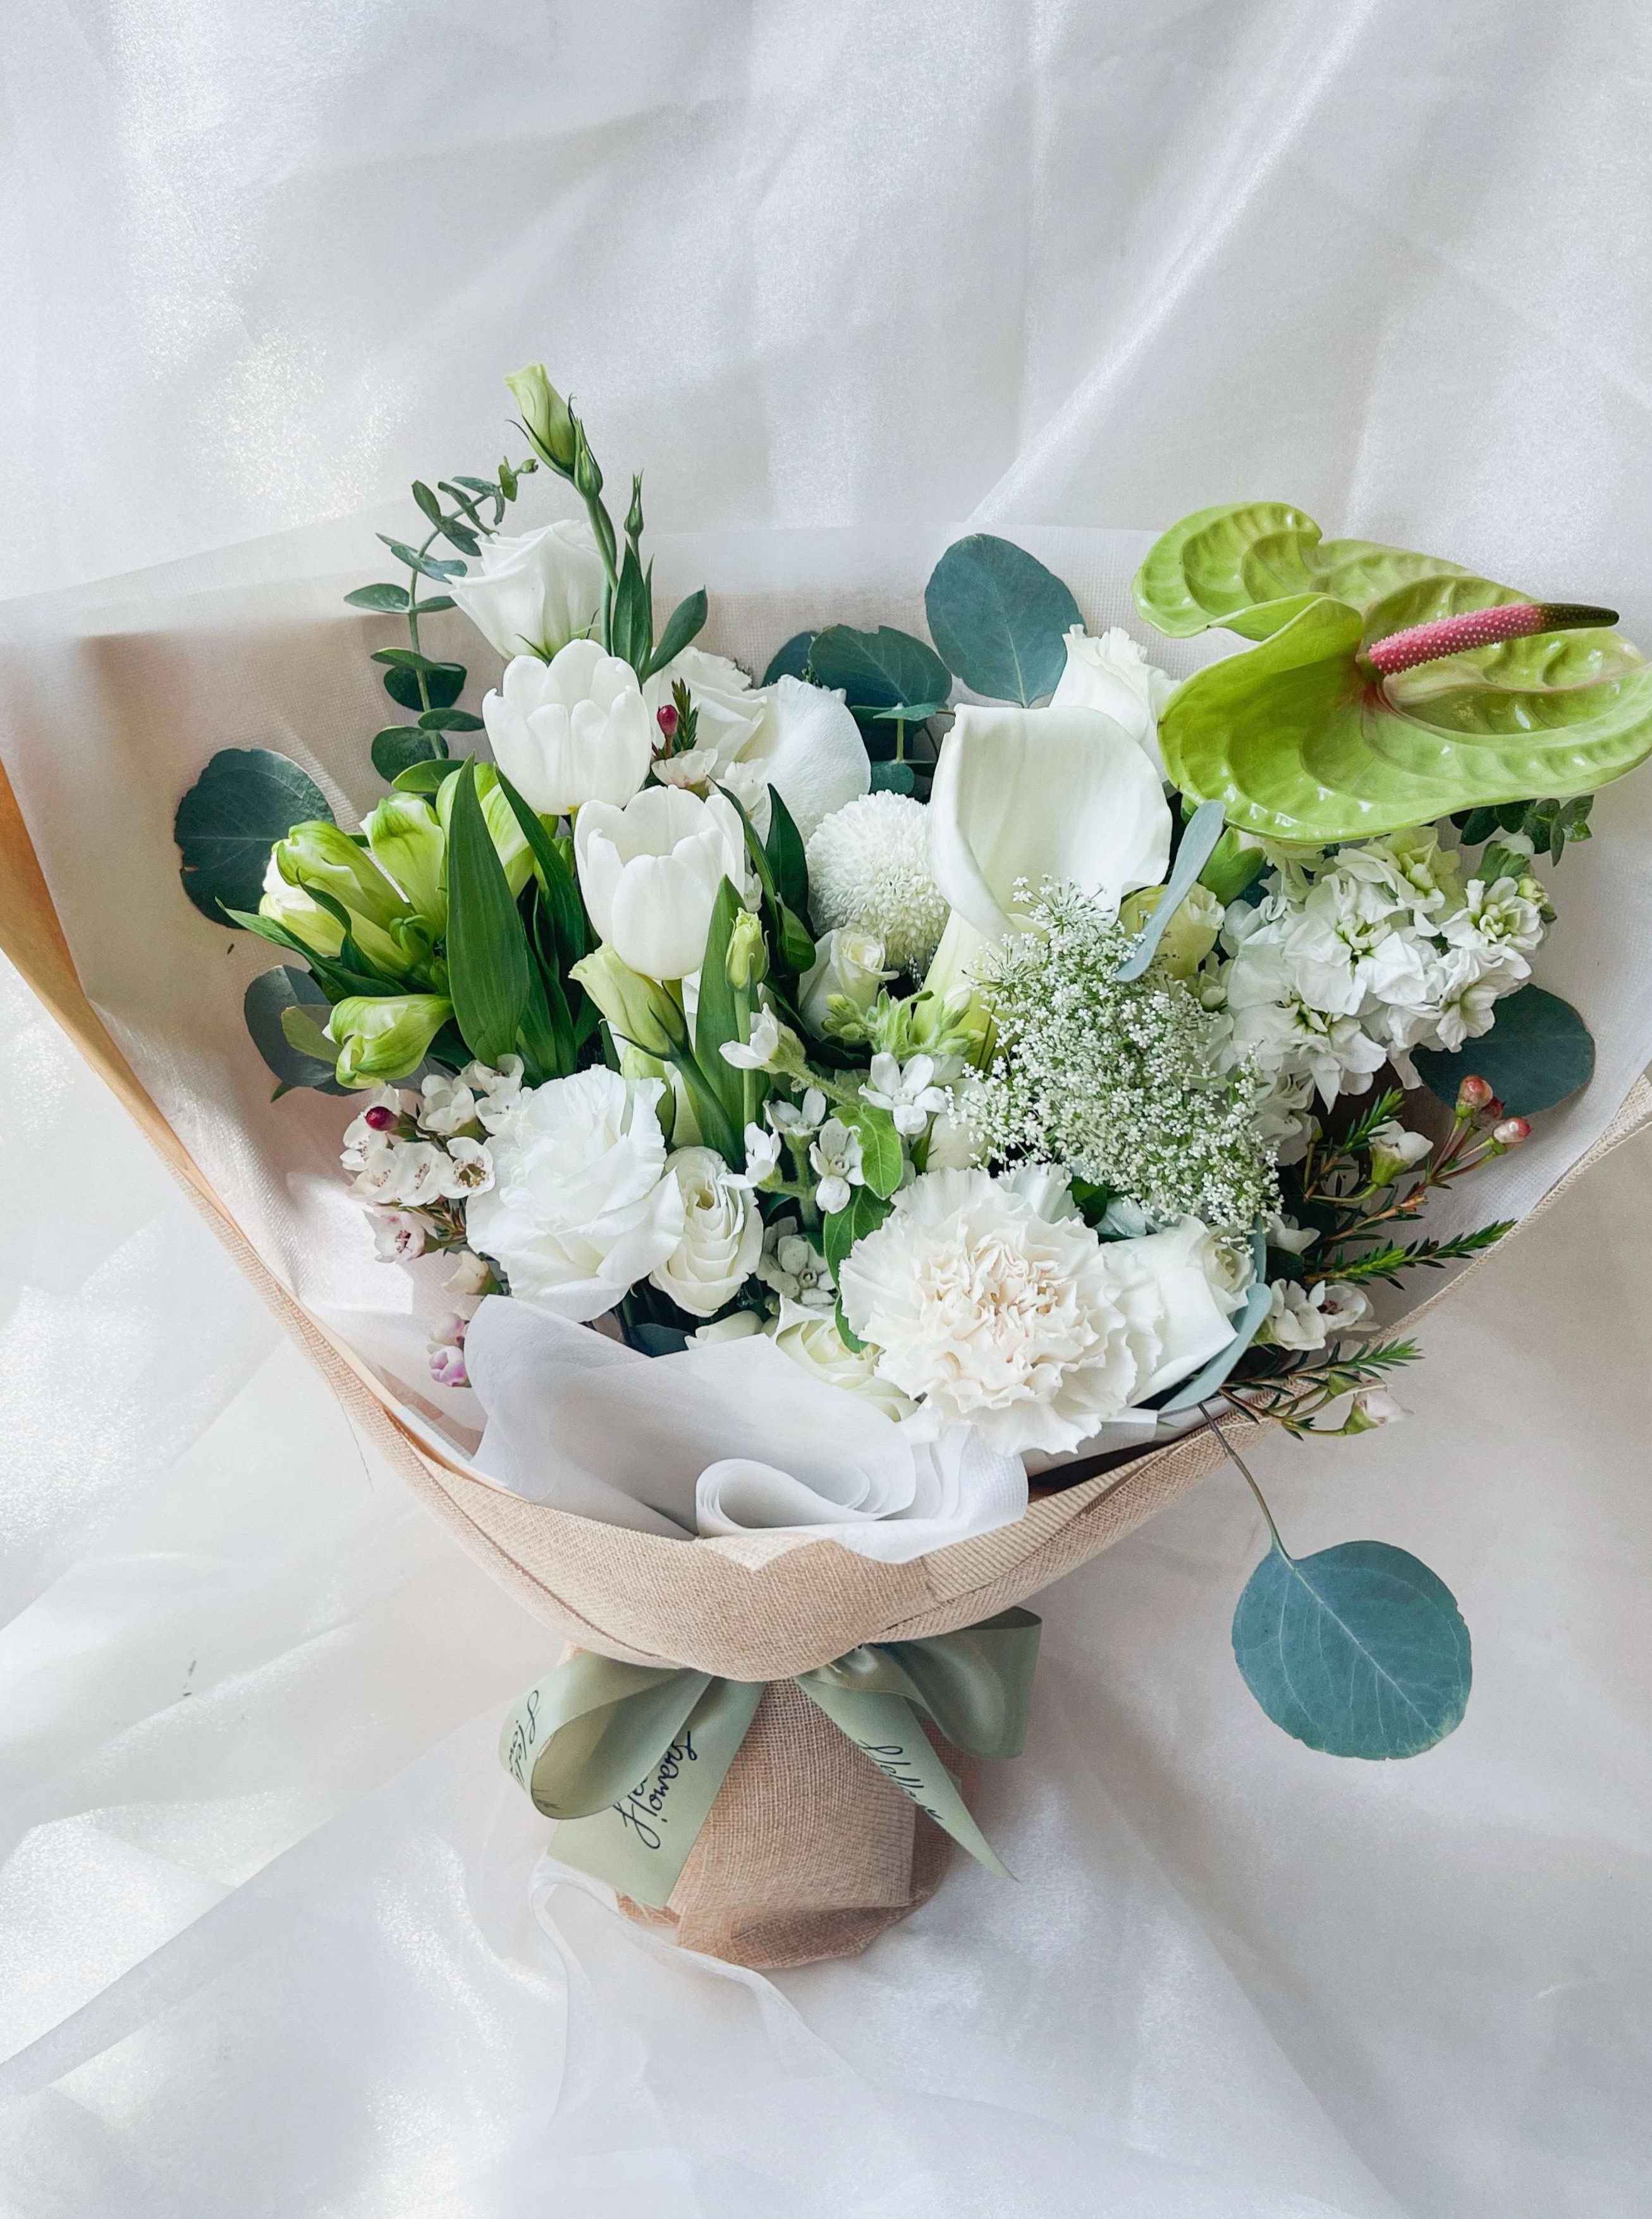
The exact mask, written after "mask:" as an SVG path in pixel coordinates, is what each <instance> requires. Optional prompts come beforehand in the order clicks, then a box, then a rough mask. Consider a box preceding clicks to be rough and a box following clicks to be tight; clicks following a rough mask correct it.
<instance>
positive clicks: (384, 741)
mask: <svg viewBox="0 0 1652 2219" xmlns="http://www.w3.org/2000/svg"><path fill="white" fill-rule="evenodd" d="M442 753H443V749H442V743H441V741H440V740H439V739H438V737H437V736H436V734H435V733H434V732H427V731H421V730H419V726H418V725H417V724H387V725H386V726H385V728H384V730H382V732H375V733H374V735H373V768H374V769H375V770H376V772H377V773H378V774H379V776H380V777H381V778H382V779H384V780H387V781H388V782H392V783H393V782H394V780H396V779H398V778H399V777H400V776H401V774H402V772H403V771H404V770H407V769H409V768H411V767H412V765H413V764H414V763H417V762H428V761H439V759H440V757H441V755H442ZM404 791H405V788H404Z"/></svg>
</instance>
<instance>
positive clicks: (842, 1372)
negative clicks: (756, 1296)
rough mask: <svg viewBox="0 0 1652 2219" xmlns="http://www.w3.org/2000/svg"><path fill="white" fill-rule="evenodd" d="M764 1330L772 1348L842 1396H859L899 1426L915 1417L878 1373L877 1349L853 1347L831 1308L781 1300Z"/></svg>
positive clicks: (909, 1405) (909, 1404) (902, 1397)
mask: <svg viewBox="0 0 1652 2219" xmlns="http://www.w3.org/2000/svg"><path fill="white" fill-rule="evenodd" d="M768 1332H769V1335H770V1338H771V1339H773V1343H774V1346H776V1348H778V1349H779V1350H780V1351H781V1352H782V1353H783V1354H785V1355H786V1356H789V1357H790V1358H792V1362H793V1363H794V1364H801V1365H802V1366H803V1368H804V1371H812V1372H813V1374H814V1375H815V1377H816V1378H817V1379H823V1380H825V1381H826V1382H827V1383H828V1384H829V1386H833V1387H841V1388H842V1389H843V1390H844V1392H845V1393H846V1394H849V1395H861V1396H863V1397H864V1399H865V1400H866V1402H872V1403H874V1404H875V1405H876V1406H877V1408H879V1409H880V1410H881V1411H882V1412H883V1414H884V1415H885V1417H886V1418H892V1419H894V1420H895V1421H896V1423H897V1425H898V1424H899V1423H900V1421H901V1420H903V1419H904V1418H910V1417H911V1416H913V1415H914V1414H915V1407H916V1406H915V1405H914V1404H913V1403H912V1402H911V1401H910V1399H909V1398H908V1397H907V1396H906V1395H903V1394H902V1392H901V1390H900V1389H899V1388H898V1387H897V1386H896V1385H895V1384H894V1383H893V1381H892V1380H889V1379H885V1377H883V1375H882V1373H881V1372H880V1371H879V1369H878V1357H879V1352H878V1350H877V1349H875V1348H873V1347H870V1346H867V1347H866V1348H862V1349H854V1348H851V1347H850V1346H849V1345H848V1342H847V1341H846V1340H845V1339H844V1338H843V1336H842V1333H840V1332H839V1331H838V1329H837V1320H836V1319H835V1317H834V1316H833V1315H832V1314H831V1312H830V1311H829V1310H823V1309H811V1308H808V1307H806V1306H805V1305H804V1303H802V1302H792V1301H790V1300H788V1299H787V1298H786V1296H781V1298H780V1315H779V1318H778V1319H776V1320H775V1321H773V1323H772V1324H771V1325H770V1327H768Z"/></svg>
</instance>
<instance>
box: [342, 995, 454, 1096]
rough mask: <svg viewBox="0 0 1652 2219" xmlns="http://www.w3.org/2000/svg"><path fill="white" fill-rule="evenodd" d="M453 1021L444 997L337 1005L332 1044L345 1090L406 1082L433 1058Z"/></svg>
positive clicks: (356, 998)
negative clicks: (441, 1036) (432, 1052)
mask: <svg viewBox="0 0 1652 2219" xmlns="http://www.w3.org/2000/svg"><path fill="white" fill-rule="evenodd" d="M452 1015H453V1004H452V1003H451V1002H449V1001H446V1000H444V998H443V997H442V996H441V995H439V994H388V995H384V996H382V997H378V998H375V997H373V996H371V995H366V994H352V995H351V996H350V997H349V998H347V999H346V1000H345V1001H342V1002H335V1003H334V1004H333V1005H332V1016H330V1017H329V1018H328V1019H327V1023H326V1035H327V1038H328V1039H329V1040H330V1041H332V1042H333V1044H334V1045H335V1047H337V1048H338V1084H339V1085H340V1086H357V1087H361V1086H379V1085H384V1084H385V1083H386V1082H388V1081H389V1080H393V1079H397V1078H407V1076H408V1075H409V1073H411V1072H415V1071H417V1070H418V1068H419V1065H420V1064H421V1063H423V1061H424V1060H425V1057H426V1056H427V1055H428V1054H430V1044H431V1042H432V1041H433V1040H434V1039H435V1037H436V1035H437V1034H438V1033H439V1032H440V1031H441V1029H442V1028H443V1026H444V1024H445V1023H446V1022H447V1021H448V1019H449V1018H450V1016H452Z"/></svg>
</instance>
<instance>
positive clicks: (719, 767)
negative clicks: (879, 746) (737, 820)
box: [643, 647, 872, 840]
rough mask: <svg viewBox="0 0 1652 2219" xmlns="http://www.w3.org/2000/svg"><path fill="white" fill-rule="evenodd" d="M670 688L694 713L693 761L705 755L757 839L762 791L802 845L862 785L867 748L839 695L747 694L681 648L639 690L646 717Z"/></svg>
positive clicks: (720, 665) (741, 679)
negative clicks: (681, 691) (785, 815)
mask: <svg viewBox="0 0 1652 2219" xmlns="http://www.w3.org/2000/svg"><path fill="white" fill-rule="evenodd" d="M678 681H680V682H681V683H682V684H684V685H686V687H687V688H688V692H689V696H690V699H692V703H693V705H694V711H695V716H696V724H695V729H694V752H695V754H696V755H702V754H704V753H705V751H706V750H708V749H709V750H710V751H711V755H713V757H714V761H713V763H712V764H711V766H710V768H709V775H710V776H711V777H712V778H714V779H715V780H717V781H718V782H719V783H721V784H724V785H726V786H728V787H729V788H730V791H731V792H733V793H736V794H738V796H739V798H740V801H741V805H742V807H743V808H744V809H745V810H746V811H747V813H748V815H749V816H750V817H751V818H752V820H753V822H754V823H755V825H756V827H757V830H758V831H759V833H760V834H762V835H764V836H767V831H768V789H769V787H770V786H773V788H774V790H775V792H776V793H778V794H779V797H780V799H781V800H782V801H784V802H785V804H786V808H787V810H788V811H790V812H791V815H792V819H793V821H794V822H795V824H796V825H797V827H798V831H799V832H800V833H801V834H802V836H803V837H804V839H805V840H807V839H808V837H809V836H810V833H812V832H813V831H814V830H815V829H816V827H817V825H818V824H821V823H822V821H823V819H824V818H826V817H829V816H830V815H831V814H832V812H833V811H835V810H838V809H842V808H843V807H845V806H846V805H847V804H848V803H849V802H851V801H853V800H854V799H856V797H857V796H858V795H860V794H863V793H866V791H867V789H868V787H869V786H871V784H872V764H871V761H870V760H869V759H868V757H867V755H866V743H865V742H864V741H863V740H862V739H861V737H860V727H859V725H858V724H856V723H855V721H854V718H853V717H852V716H851V715H850V714H849V712H848V707H847V706H846V705H845V701H844V697H843V695H842V693H829V692H828V691H827V690H826V689H825V688H824V687H820V686H808V685H805V684H804V681H803V680H802V679H800V678H779V679H777V680H776V681H775V682H774V683H773V686H763V687H755V686H754V685H753V684H752V682H751V681H750V679H749V678H748V677H747V675H746V674H745V672H744V671H743V670H742V668H740V666H739V664H738V663H736V662H730V661H729V659H728V657H727V656H722V655H711V654H709V653H707V651H706V650H705V649H704V648H699V647H690V648H685V649H684V650H683V652H682V653H681V654H680V656H678V657H677V658H676V660H675V661H674V662H671V663H668V665H667V666H666V668H665V669H663V670H662V671H660V672H659V673H657V674H656V675H655V676H654V677H653V678H650V679H649V682H648V685H647V686H646V687H644V689H643V692H644V695H645V697H646V699H647V701H648V705H649V715H650V716H652V715H653V714H654V712H655V711H656V710H659V709H661V708H662V707H663V706H664V705H665V704H666V703H667V702H668V701H669V700H670V699H671V689H672V687H673V685H674V684H675V683H677V682H678Z"/></svg>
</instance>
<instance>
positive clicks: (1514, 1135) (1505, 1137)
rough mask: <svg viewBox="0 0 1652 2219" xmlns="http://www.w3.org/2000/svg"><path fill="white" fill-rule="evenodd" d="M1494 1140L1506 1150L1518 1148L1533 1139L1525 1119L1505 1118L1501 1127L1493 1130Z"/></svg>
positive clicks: (1496, 1126)
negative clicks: (1523, 1142)
mask: <svg viewBox="0 0 1652 2219" xmlns="http://www.w3.org/2000/svg"><path fill="white" fill-rule="evenodd" d="M1492 1138H1493V1140H1494V1141H1500V1142H1501V1143H1502V1145H1503V1147H1506V1148H1518V1147H1519V1145H1520V1143H1521V1141H1529V1140H1530V1139H1531V1126H1530V1125H1529V1124H1527V1122H1526V1121H1525V1118H1524V1117H1505V1118H1504V1120H1503V1122H1502V1123H1501V1124H1500V1125H1494V1127H1493V1128H1492Z"/></svg>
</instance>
